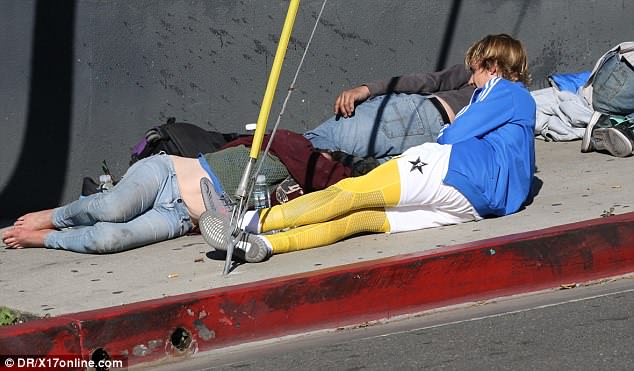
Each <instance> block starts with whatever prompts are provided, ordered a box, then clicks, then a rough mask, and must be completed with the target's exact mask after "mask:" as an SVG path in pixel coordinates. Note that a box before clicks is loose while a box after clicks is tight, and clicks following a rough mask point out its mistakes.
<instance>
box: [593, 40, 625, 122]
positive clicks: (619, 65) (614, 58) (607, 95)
mask: <svg viewBox="0 0 634 371" xmlns="http://www.w3.org/2000/svg"><path fill="white" fill-rule="evenodd" d="M592 106H593V107H594V109H595V110H596V111H599V112H602V113H607V114H612V115H620V116H625V115H628V114H630V113H632V112H634V68H633V67H632V66H630V65H629V64H628V63H627V62H626V61H625V60H623V61H620V60H619V58H618V55H617V52H612V53H611V54H608V56H606V58H605V61H604V62H603V64H602V65H601V67H600V68H599V69H598V70H597V72H596V75H595V76H594V81H593V82H592Z"/></svg>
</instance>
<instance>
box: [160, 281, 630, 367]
mask: <svg viewBox="0 0 634 371" xmlns="http://www.w3.org/2000/svg"><path fill="white" fill-rule="evenodd" d="M633 314H634V276H629V277H624V278H619V279H615V280H610V281H605V282H600V283H595V284H593V285H588V286H581V287H576V288H572V289H566V290H563V289H562V290H554V291H544V292H539V293H534V294H530V295H523V296H516V297H509V298H501V299H497V300H494V301H488V302H485V303H471V304H467V305H461V306H456V307H452V308H445V309H443V310H437V311H433V312H429V313H423V314H420V315H417V316H413V317H407V318H400V319H396V320H392V321H389V322H385V323H373V324H364V325H360V326H356V327H354V328H346V329H337V330H332V331H322V332H317V333H312V334H303V335H298V336H291V337H286V338H283V339H277V340H270V341H266V342H259V343H253V344H243V345H240V346H236V347H231V348H225V349H221V350H216V351H212V352H206V353H201V354H197V355H195V356H193V357H191V358H189V359H187V360H182V361H180V362H176V363H172V364H165V365H162V366H161V367H158V368H156V365H155V366H154V367H153V369H164V370H168V369H169V370H330V371H332V370H414V369H416V370H419V369H449V370H454V369H457V370H631V369H634V346H633V345H632V334H633V333H634V320H632V317H633Z"/></svg>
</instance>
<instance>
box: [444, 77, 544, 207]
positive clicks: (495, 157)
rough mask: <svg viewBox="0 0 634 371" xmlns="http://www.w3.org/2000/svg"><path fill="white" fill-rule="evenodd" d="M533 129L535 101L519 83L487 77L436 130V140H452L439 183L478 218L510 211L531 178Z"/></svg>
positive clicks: (524, 193)
mask: <svg viewBox="0 0 634 371" xmlns="http://www.w3.org/2000/svg"><path fill="white" fill-rule="evenodd" d="M534 130H535V101H534V100H533V98H532V97H531V95H530V94H529V92H528V90H526V88H525V87H524V85H523V84H522V83H519V82H511V81H508V80H505V79H502V78H499V77H497V78H494V79H492V80H490V81H489V82H487V83H486V84H485V86H484V87H483V88H481V89H476V91H474V93H473V96H472V97H471V103H469V105H468V106H466V107H465V108H463V109H462V110H461V111H460V112H459V113H458V115H457V116H456V119H455V121H454V123H453V124H451V125H447V126H445V127H443V129H442V130H441V132H440V134H439V135H438V143H440V144H452V149H451V156H450V158H449V167H448V169H447V175H446V176H445V179H444V183H445V184H449V185H451V186H453V187H455V188H456V189H457V190H458V191H460V193H462V194H463V195H464V196H465V197H466V198H467V199H468V200H469V202H471V204H472V205H473V207H474V208H475V209H476V211H477V212H478V214H480V216H482V217H486V216H502V215H508V214H512V213H514V212H516V211H517V210H519V208H520V207H521V206H522V204H523V203H524V201H526V199H527V197H528V195H529V193H530V190H531V184H532V182H533V174H534V172H535V139H534Z"/></svg>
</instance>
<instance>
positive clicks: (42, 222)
mask: <svg viewBox="0 0 634 371" xmlns="http://www.w3.org/2000/svg"><path fill="white" fill-rule="evenodd" d="M13 225H14V226H16V227H22V228H26V229H30V230H33V231H36V230H39V229H53V228H55V226H54V225H53V209H48V210H42V211H36V212H33V213H28V214H25V215H22V216H21V217H19V218H18V219H17V220H16V221H15V223H13Z"/></svg>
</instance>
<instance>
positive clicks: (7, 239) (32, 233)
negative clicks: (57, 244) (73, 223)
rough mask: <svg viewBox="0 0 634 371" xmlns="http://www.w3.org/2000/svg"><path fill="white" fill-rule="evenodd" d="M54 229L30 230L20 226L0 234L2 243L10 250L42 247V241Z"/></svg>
mask: <svg viewBox="0 0 634 371" xmlns="http://www.w3.org/2000/svg"><path fill="white" fill-rule="evenodd" d="M53 231H54V229H46V228H45V229H38V230H31V229H27V228H24V227H22V226H18V227H13V228H11V229H9V230H6V231H5V232H4V233H3V234H2V242H4V243H5V244H6V245H7V247H8V248H10V249H22V248H24V247H44V239H45V238H46V236H47V235H48V234H49V233H51V232H53Z"/></svg>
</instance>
